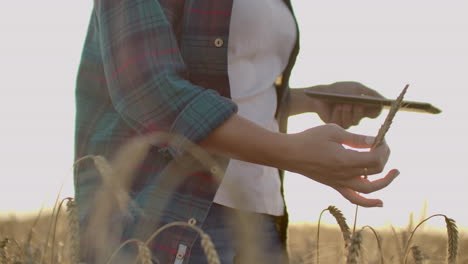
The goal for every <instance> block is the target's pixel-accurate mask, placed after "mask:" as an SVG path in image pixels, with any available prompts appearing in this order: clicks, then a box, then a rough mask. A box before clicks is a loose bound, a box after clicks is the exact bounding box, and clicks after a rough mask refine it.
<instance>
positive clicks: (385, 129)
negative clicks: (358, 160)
mask: <svg viewBox="0 0 468 264" xmlns="http://www.w3.org/2000/svg"><path fill="white" fill-rule="evenodd" d="M408 87H409V84H407V85H406V86H405V87H404V88H403V90H402V91H401V92H400V95H398V97H397V99H395V101H394V102H393V103H392V106H391V107H390V110H389V111H388V114H387V117H386V118H385V121H384V122H383V124H382V126H380V129H379V132H377V136H376V137H375V139H374V143H372V146H371V150H373V149H375V148H376V147H378V146H379V145H380V144H382V142H383V141H384V139H385V135H386V134H387V132H388V130H389V129H390V126H391V125H392V122H393V118H395V115H396V113H397V112H398V110H400V108H401V106H402V104H403V97H405V94H406V91H407V90H408ZM365 171H366V172H367V170H365ZM364 177H365V178H366V179H367V175H364ZM358 210H359V205H356V209H355V212H354V224H353V234H354V232H355V231H356V224H357V218H358Z"/></svg>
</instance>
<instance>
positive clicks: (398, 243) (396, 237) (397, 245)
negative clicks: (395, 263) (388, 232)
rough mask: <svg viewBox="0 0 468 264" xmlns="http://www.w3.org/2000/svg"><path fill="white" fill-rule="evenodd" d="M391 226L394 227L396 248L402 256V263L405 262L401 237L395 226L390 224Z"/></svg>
mask: <svg viewBox="0 0 468 264" xmlns="http://www.w3.org/2000/svg"><path fill="white" fill-rule="evenodd" d="M390 228H391V229H392V233H393V238H394V239H395V244H396V248H397V250H398V254H399V257H400V263H403V258H404V256H403V247H402V246H401V242H400V238H399V237H398V234H397V232H396V230H395V227H394V226H393V225H390Z"/></svg>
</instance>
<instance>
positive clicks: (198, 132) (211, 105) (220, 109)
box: [168, 89, 237, 156]
mask: <svg viewBox="0 0 468 264" xmlns="http://www.w3.org/2000/svg"><path fill="white" fill-rule="evenodd" d="M236 112H237V105H236V104H235V103H234V102H233V101H232V100H231V99H228V98H226V97H223V96H221V95H220V94H219V93H218V92H216V91H214V90H211V89H209V90H206V91H204V92H202V93H200V94H199V95H198V96H196V97H195V98H194V99H193V100H191V102H190V103H189V104H188V105H186V106H185V108H184V109H183V110H182V112H181V113H180V114H179V115H178V116H177V118H176V120H175V122H174V124H173V126H172V127H171V130H170V132H171V133H173V134H175V135H178V136H182V137H177V138H176V140H174V141H173V142H172V144H170V147H169V148H168V149H169V152H170V153H171V155H172V156H179V155H181V154H182V153H183V152H184V146H186V142H187V141H191V142H194V143H198V142H200V141H202V140H203V139H205V138H206V137H207V136H208V135H209V134H210V133H211V132H212V131H213V130H214V129H216V128H217V127H219V126H220V125H221V124H222V123H224V122H225V121H226V120H228V119H229V118H230V117H231V116H232V115H233V114H234V113H236Z"/></svg>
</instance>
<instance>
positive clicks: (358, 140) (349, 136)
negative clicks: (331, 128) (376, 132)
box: [331, 129, 375, 148]
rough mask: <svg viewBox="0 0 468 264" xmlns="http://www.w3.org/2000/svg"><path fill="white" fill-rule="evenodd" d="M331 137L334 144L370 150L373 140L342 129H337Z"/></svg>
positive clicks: (373, 138)
mask: <svg viewBox="0 0 468 264" xmlns="http://www.w3.org/2000/svg"><path fill="white" fill-rule="evenodd" d="M331 136H332V137H333V140H335V141H336V142H338V143H341V144H345V145H348V146H350V147H353V148H370V147H372V144H373V143H374V140H375V137H372V136H364V135H360V134H354V133H351V132H348V131H346V130H344V129H337V130H336V132H335V133H333V134H332V135H331Z"/></svg>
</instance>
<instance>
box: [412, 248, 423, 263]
mask: <svg viewBox="0 0 468 264" xmlns="http://www.w3.org/2000/svg"><path fill="white" fill-rule="evenodd" d="M411 252H412V254H413V259H414V263H415V264H422V263H423V260H424V257H423V254H422V251H421V249H420V248H419V247H418V246H412V247H411Z"/></svg>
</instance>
